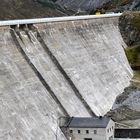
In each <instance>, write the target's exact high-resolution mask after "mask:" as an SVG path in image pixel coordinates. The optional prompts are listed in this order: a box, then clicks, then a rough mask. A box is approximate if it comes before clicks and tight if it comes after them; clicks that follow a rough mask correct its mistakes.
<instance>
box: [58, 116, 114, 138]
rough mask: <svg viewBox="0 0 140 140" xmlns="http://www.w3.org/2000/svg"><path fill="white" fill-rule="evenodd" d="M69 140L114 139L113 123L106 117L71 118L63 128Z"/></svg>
mask: <svg viewBox="0 0 140 140" xmlns="http://www.w3.org/2000/svg"><path fill="white" fill-rule="evenodd" d="M61 128H62V129H63V128H65V129H66V131H65V133H66V135H67V138H68V139H69V140H110V139H111V138H114V130H115V122H114V121H113V120H112V119H111V118H108V117H101V116H100V117H92V118H86V117H83V118H82V117H81V118H79V117H72V118H70V119H68V121H67V122H66V123H65V125H64V126H62V127H61Z"/></svg>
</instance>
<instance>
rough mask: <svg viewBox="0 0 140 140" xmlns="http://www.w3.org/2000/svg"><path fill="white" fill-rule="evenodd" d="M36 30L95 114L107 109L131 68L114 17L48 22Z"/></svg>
mask: <svg viewBox="0 0 140 140" xmlns="http://www.w3.org/2000/svg"><path fill="white" fill-rule="evenodd" d="M45 28H46V30H44V29H43V30H40V34H41V36H42V38H43V39H44V40H45V42H46V44H47V46H48V47H49V49H50V50H51V52H52V53H53V54H54V55H55V57H56V59H57V60H58V61H59V63H60V64H61V66H62V67H63V68H64V70H65V71H66V73H67V74H68V75H69V77H70V78H71V80H72V81H73V83H74V84H75V85H76V87H77V88H78V90H79V91H80V93H81V95H82V96H83V97H84V99H85V100H86V102H87V103H88V104H89V106H90V107H91V108H92V110H93V111H94V113H95V114H96V115H104V114H105V113H106V112H107V111H109V110H110V109H111V107H112V105H113V103H114V101H115V98H116V96H117V95H119V94H120V93H122V92H123V89H124V87H126V86H128V85H129V80H130V79H131V77H132V70H131V68H130V66H129V64H128V61H127V59H126V56H125V53H124V50H123V47H122V46H124V47H126V45H125V44H124V42H123V40H122V37H121V35H120V32H119V29H118V18H108V19H93V20H88V21H87V20H83V21H73V22H60V23H49V24H46V26H45Z"/></svg>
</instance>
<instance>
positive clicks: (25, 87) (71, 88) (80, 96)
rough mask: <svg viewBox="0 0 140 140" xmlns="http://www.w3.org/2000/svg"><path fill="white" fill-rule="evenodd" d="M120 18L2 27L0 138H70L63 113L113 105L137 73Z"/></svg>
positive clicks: (97, 111) (94, 111)
mask: <svg viewBox="0 0 140 140" xmlns="http://www.w3.org/2000/svg"><path fill="white" fill-rule="evenodd" d="M118 18H119V17H113V16H112V17H107V18H105V17H102V18H96V19H91V18H90V19H79V20H65V21H62V20H61V21H55V22H49V23H42V24H34V25H33V28H32V29H31V28H22V29H21V28H20V29H17V30H16V29H9V28H8V27H0V79H1V80H0V112H1V113H0V139H2V140H8V139H14V140H16V139H20V140H36V139H38V140H55V139H57V140H66V137H65V136H64V134H63V133H62V131H61V129H60V128H59V119H60V117H63V116H77V117H92V116H95V115H97V116H99V115H105V114H106V113H107V112H108V111H109V110H110V109H111V107H112V105H113V103H114V101H115V98H116V96H117V95H119V94H121V93H122V92H123V90H124V88H125V87H127V86H128V85H129V81H130V79H131V78H132V76H133V73H132V70H131V68H130V66H129V64H128V61H127V58H126V56H125V53H124V50H123V47H126V44H125V43H124V42H123V39H122V37H121V34H120V32H119V29H118Z"/></svg>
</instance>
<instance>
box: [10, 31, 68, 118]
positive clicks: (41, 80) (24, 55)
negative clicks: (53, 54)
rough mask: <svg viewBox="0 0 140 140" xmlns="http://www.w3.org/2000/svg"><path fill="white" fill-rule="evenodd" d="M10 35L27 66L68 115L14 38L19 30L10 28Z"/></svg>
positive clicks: (66, 113)
mask: <svg viewBox="0 0 140 140" xmlns="http://www.w3.org/2000/svg"><path fill="white" fill-rule="evenodd" d="M10 33H11V36H12V38H13V41H14V42H15V44H16V46H17V49H18V50H19V52H20V53H21V54H22V56H23V57H24V59H25V60H26V61H27V63H28V64H29V66H30V67H31V69H32V70H33V71H34V73H35V75H36V76H37V77H38V79H39V80H40V82H41V83H42V85H43V86H44V87H45V89H46V90H47V91H48V92H49V93H50V95H51V97H52V98H53V99H54V100H55V102H56V103H57V104H58V106H59V107H60V109H61V110H62V112H63V113H64V114H65V115H66V116H68V117H69V114H68V112H67V111H66V110H65V108H64V107H63V105H62V104H61V102H60V101H59V100H58V98H57V97H56V96H55V94H54V92H53V91H52V89H51V88H50V86H49V85H48V84H47V82H46V81H45V79H44V78H43V77H42V75H41V74H40V72H39V71H38V70H37V69H36V67H35V66H34V65H33V63H32V62H31V61H30V59H29V57H28V56H27V55H26V53H25V52H24V50H23V49H22V47H21V45H20V43H19V41H18V40H17V38H16V34H17V35H18V36H19V38H21V37H20V33H19V32H17V33H16V32H15V31H14V30H10Z"/></svg>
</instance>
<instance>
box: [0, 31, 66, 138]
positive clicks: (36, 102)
mask: <svg viewBox="0 0 140 140" xmlns="http://www.w3.org/2000/svg"><path fill="white" fill-rule="evenodd" d="M0 52H1V53H0V140H55V138H56V136H55V135H56V128H57V127H58V124H57V122H58V118H59V117H60V116H63V115H64V114H63V113H62V112H61V110H60V109H59V108H58V106H57V104H56V103H55V102H54V100H53V99H52V98H51V96H50V94H49V93H48V91H46V89H45V88H44V87H43V85H42V84H41V83H40V81H39V80H38V78H37V77H36V75H35V74H34V72H33V71H32V69H31V68H30V66H29V65H28V63H27V62H26V61H25V60H24V59H23V57H22V55H21V53H19V51H18V50H17V48H16V46H15V43H14V42H13V41H12V38H11V35H10V33H9V31H0ZM57 134H58V139H59V140H65V138H64V137H63V134H62V133H61V131H60V130H59V129H58V133H57ZM60 135H61V136H60Z"/></svg>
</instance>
